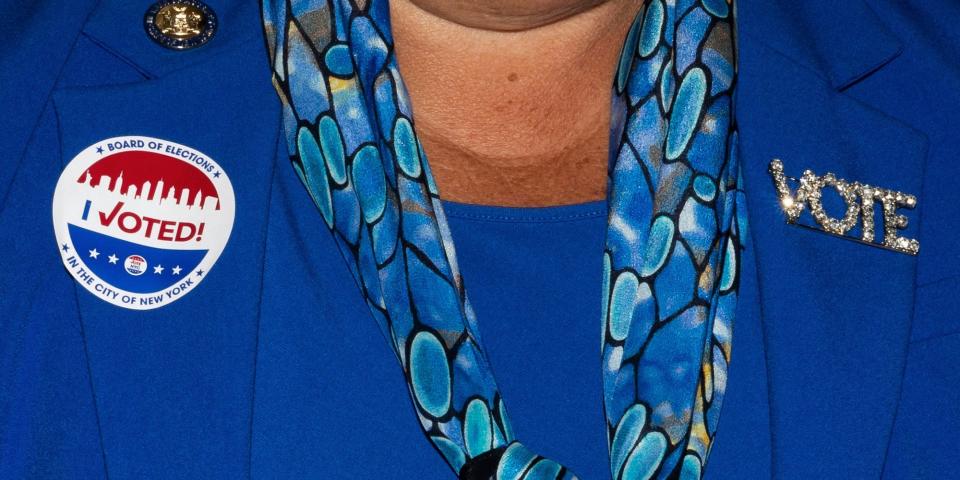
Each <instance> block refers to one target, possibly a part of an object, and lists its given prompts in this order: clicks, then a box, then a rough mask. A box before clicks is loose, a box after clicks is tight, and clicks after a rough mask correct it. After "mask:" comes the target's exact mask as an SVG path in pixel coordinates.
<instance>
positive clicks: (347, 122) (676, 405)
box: [77, 0, 746, 480]
mask: <svg viewBox="0 0 960 480" xmlns="http://www.w3.org/2000/svg"><path fill="white" fill-rule="evenodd" d="M726 7H727V6H726V4H710V5H700V4H696V3H693V4H688V3H680V4H676V5H674V4H672V3H667V4H663V3H662V2H661V1H660V0H648V1H646V2H644V3H643V5H641V6H639V9H638V10H637V12H636V13H635V16H634V19H633V24H632V25H631V27H630V30H629V32H628V33H627V35H626V40H625V42H624V44H623V46H622V53H621V57H620V62H619V64H618V69H617V70H616V72H615V74H614V77H615V78H614V79H613V81H612V83H613V92H612V105H613V106H612V108H611V117H612V118H611V121H610V124H611V131H610V153H609V167H608V178H609V182H608V186H607V210H608V215H607V219H608V227H607V234H606V246H605V248H604V252H603V259H604V261H603V271H604V276H603V280H602V284H603V289H602V290H601V294H600V295H601V298H602V301H601V304H602V305H603V308H602V309H601V313H600V318H601V320H600V323H601V324H603V325H604V328H603V329H602V330H601V340H602V344H603V346H602V349H601V350H602V360H603V363H602V365H603V366H602V368H603V396H604V405H603V409H602V410H603V412H604V415H605V417H606V423H607V426H608V432H609V446H610V469H611V474H612V475H613V476H614V477H616V478H623V479H631V480H632V479H639V478H644V479H646V478H653V477H654V476H656V477H657V478H667V477H676V476H678V475H679V477H681V478H685V479H692V478H696V479H699V478H701V476H702V472H703V468H702V466H703V464H704V463H705V462H706V460H707V457H708V454H709V451H710V447H711V444H712V440H713V437H714V436H715V434H716V428H717V423H718V420H719V415H720V409H721V407H722V404H723V399H724V397H725V394H726V379H727V365H729V361H730V355H729V353H730V345H731V341H732V336H733V321H734V318H733V315H734V313H735V309H736V301H737V288H738V286H739V281H738V276H739V275H738V269H739V257H740V255H741V250H742V247H741V245H742V242H741V238H742V237H743V236H744V235H745V228H746V226H745V224H746V219H745V217H744V212H745V206H744V205H743V195H742V192H741V191H740V190H739V184H738V181H739V179H740V166H739V163H738V157H737V154H736V152H737V136H736V120H735V118H734V115H733V113H732V105H731V104H732V99H733V96H734V93H735V92H734V90H733V85H734V84H735V83H736V78H735V77H736V75H735V63H736V62H735V53H734V44H735V41H734V35H733V22H734V18H733V14H732V12H731V11H730V10H729V9H728V8H726ZM388 17H389V2H388V0H373V1H371V2H370V3H363V4H354V3H350V2H346V1H338V0H332V1H326V2H318V3H314V4H309V5H304V4H287V3H271V2H264V3H263V25H264V31H265V36H266V41H267V51H268V56H267V57H268V59H269V61H270V63H271V66H272V68H273V72H274V76H273V83H274V85H275V86H276V89H277V94H278V96H279V99H280V100H281V102H282V103H283V111H284V118H286V119H288V122H287V125H286V126H285V127H286V128H285V133H286V138H287V143H288V145H290V147H289V148H291V151H289V152H288V153H289V154H290V160H291V162H292V163H293V168H294V169H295V170H296V172H297V174H298V175H299V176H300V177H301V179H302V180H303V183H304V185H305V187H306V188H307V190H308V192H309V193H310V196H311V197H312V198H313V200H314V203H315V204H316V206H317V208H318V209H319V210H320V215H321V216H322V217H323V219H324V222H325V223H326V224H327V226H328V227H330V230H331V233H332V234H333V236H334V238H336V239H337V240H338V246H339V248H340V251H341V253H342V254H343V256H344V260H345V261H346V262H347V264H348V265H350V266H351V269H352V270H353V273H354V277H355V280H356V283H357V286H358V287H359V289H360V291H361V293H362V294H363V296H364V298H365V299H366V301H367V303H368V305H369V307H370V311H371V312H370V313H371V315H372V316H373V317H374V319H375V320H376V321H377V322H378V323H379V324H380V328H381V330H383V332H384V334H385V335H386V336H387V338H388V341H389V343H390V344H391V345H392V346H393V347H394V351H395V353H396V355H397V358H398V360H399V362H400V365H401V366H402V367H403V370H404V377H405V379H406V381H407V383H408V384H409V389H410V392H411V395H412V398H413V400H414V404H415V407H416V408H415V412H416V414H417V416H418V417H419V419H420V423H421V425H422V428H423V430H424V433H425V434H426V435H427V437H428V438H429V440H430V442H432V443H433V444H434V445H435V446H436V447H437V449H438V450H439V451H440V453H441V454H442V455H443V456H444V458H445V459H446V461H447V463H448V464H449V465H450V467H451V468H452V469H453V471H454V472H459V475H460V476H461V477H464V478H468V479H469V478H488V477H490V476H491V475H493V474H494V473H495V472H496V476H497V477H500V478H504V479H507V478H515V479H517V480H522V479H525V478H528V477H533V476H535V474H536V475H547V472H553V473H551V474H550V475H551V476H549V477H547V478H556V479H557V480H560V479H575V478H576V476H575V475H574V473H573V472H572V471H570V470H569V469H565V468H564V467H562V466H561V465H557V464H556V463H554V462H553V461H552V460H549V459H547V458H545V457H538V456H537V455H536V454H534V453H531V452H530V451H529V449H527V448H525V447H522V446H516V445H512V444H514V443H515V442H519V441H520V439H518V438H517V437H516V436H515V435H514V433H515V432H513V431H512V429H511V427H510V424H511V420H510V418H511V416H510V415H509V414H508V412H509V408H508V405H509V399H508V398H507V397H505V396H503V394H502V392H501V391H500V390H499V388H498V387H497V383H496V380H495V375H494V374H493V371H492V368H491V366H490V364H489V361H488V359H487V355H486V353H485V349H484V347H483V344H484V342H483V340H482V335H480V333H479V327H478V323H481V322H482V317H481V318H480V319H478V318H477V316H476V315H475V311H474V310H473V308H472V307H471V304H470V301H469V294H468V293H467V290H466V289H465V288H464V286H463V283H464V280H463V278H464V277H463V276H462V275H461V274H460V270H459V267H458V259H457V254H456V248H455V246H454V242H453V239H452V238H451V235H450V228H449V225H448V224H447V221H446V216H445V214H444V211H443V208H442V206H441V204H440V202H439V200H440V192H438V191H437V187H436V185H435V184H434V181H433V177H432V175H431V173H430V167H429V161H428V158H427V156H426V152H424V151H423V148H422V146H421V145H420V143H419V140H418V139H417V136H416V133H415V129H414V126H413V122H415V120H414V118H413V112H411V110H410V108H409V105H410V101H409V100H408V98H407V92H406V88H405V87H404V82H403V79H402V74H401V72H399V70H398V68H397V62H396V58H395V57H394V55H393V45H392V43H391V38H392V34H391V26H390V21H389V18H388ZM671 59H672V60H671ZM650 78H657V80H656V81H654V82H650V81H649V80H648V79H650ZM708 90H709V91H708ZM665 92H669V93H665ZM657 93H660V95H658V94H657ZM378 126H379V128H377V127H378ZM691 184H693V185H696V187H695V188H690V187H689V185H691ZM358 207H359V212H360V213H361V214H362V215H358V214H357V211H358ZM307 211H311V212H312V209H307ZM361 216H362V218H361ZM77 248H80V247H77ZM307 248H309V246H308V247H307ZM584 254H585V255H589V253H587V252H584ZM538 256H539V255H538ZM534 258H535V257H534ZM507 334H509V333H507ZM358 421H362V418H358ZM518 452H523V453H522V454H521V453H518ZM500 456H502V458H500ZM480 465H483V466H480ZM527 467H529V470H530V471H529V472H527ZM525 472H526V473H525Z"/></svg>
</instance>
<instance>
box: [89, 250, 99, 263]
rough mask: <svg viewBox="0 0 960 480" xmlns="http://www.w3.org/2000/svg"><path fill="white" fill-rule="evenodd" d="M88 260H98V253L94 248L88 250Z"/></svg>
mask: <svg viewBox="0 0 960 480" xmlns="http://www.w3.org/2000/svg"><path fill="white" fill-rule="evenodd" d="M90 258H92V259H94V260H96V259H98V258H100V252H98V251H97V249H96V248H94V249H93V250H90Z"/></svg>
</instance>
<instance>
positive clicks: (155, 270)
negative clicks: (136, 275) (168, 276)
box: [153, 265, 163, 275]
mask: <svg viewBox="0 0 960 480" xmlns="http://www.w3.org/2000/svg"><path fill="white" fill-rule="evenodd" d="M153 273H155V274H157V275H160V274H161V273H163V265H157V266H156V267H153Z"/></svg>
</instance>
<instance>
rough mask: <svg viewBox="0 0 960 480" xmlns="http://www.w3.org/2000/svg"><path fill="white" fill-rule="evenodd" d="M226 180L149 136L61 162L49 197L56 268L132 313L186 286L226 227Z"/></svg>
mask: <svg viewBox="0 0 960 480" xmlns="http://www.w3.org/2000/svg"><path fill="white" fill-rule="evenodd" d="M233 219H234V197H233V186H232V185H231V184H230V179H229V178H228V177H227V174H226V173H225V172H224V171H223V169H222V168H220V165H218V164H217V163H216V162H215V161H214V160H213V159H211V158H210V157H208V156H207V155H204V154H203V153H201V152H198V151H197V150H195V149H192V148H190V147H187V146H184V145H180V144H177V143H173V142H168V141H166V140H161V139H157V138H150V137H134V136H131V137H115V138H109V139H106V140H103V141H100V142H98V143H96V144H94V145H91V146H89V147H87V148H86V149H85V150H83V151H82V152H80V153H79V154H78V155H77V156H76V157H74V158H73V160H71V161H70V163H69V164H67V166H66V168H65V169H64V170H63V173H61V174H60V180H59V181H58V182H57V189H56V192H55V193H54V195H53V228H54V231H55V233H56V237H57V243H58V247H59V249H60V255H61V257H62V258H63V264H64V266H65V267H66V268H67V270H68V271H69V272H70V275H72V276H73V278H74V279H76V281H77V282H78V283H80V285H82V286H83V287H84V288H86V289H87V290H88V291H89V292H90V293H91V294H93V295H94V296H96V297H98V298H100V299H102V300H104V301H107V302H110V303H112V304H114V305H116V306H119V307H124V308H130V309H135V310H148V309H152V308H158V307H162V306H164V305H169V304H170V303H172V302H174V301H176V300H178V299H180V298H182V297H183V296H184V295H186V294H187V293H189V292H190V291H192V290H193V289H194V288H196V286H197V285H198V284H199V283H200V282H201V281H202V280H203V279H204V278H205V277H206V275H207V273H208V272H209V270H210V269H211V268H213V265H214V263H216V261H217V258H219V257H220V253H221V252H223V249H224V247H225V246H226V245H227V240H228V239H229V238H230V232H231V230H232V229H233Z"/></svg>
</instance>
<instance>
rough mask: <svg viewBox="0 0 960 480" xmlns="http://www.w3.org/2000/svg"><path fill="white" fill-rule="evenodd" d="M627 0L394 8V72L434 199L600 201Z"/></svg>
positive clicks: (412, 2) (463, 0) (405, 0)
mask: <svg viewBox="0 0 960 480" xmlns="http://www.w3.org/2000/svg"><path fill="white" fill-rule="evenodd" d="M638 9H639V1H638V0H393V1H392V3H391V19H392V24H393V36H394V42H395V48H396V52H397V58H398V62H399V66H400V70H401V72H402V73H403V77H404V80H405V82H406V85H407V89H408V91H409V92H410V98H411V101H412V103H413V106H414V112H415V115H416V122H417V123H416V126H417V131H418V134H419V136H420V140H421V142H422V143H423V145H424V151H425V152H426V153H427V156H428V158H429V161H430V167H431V169H432V171H433V174H434V177H435V179H436V182H437V184H438V188H439V189H440V192H441V196H442V197H443V198H444V199H447V200H452V201H457V202H463V203H475V204H486V205H503V206H547V205H563V204H572V203H582V202H586V201H591V200H598V199H601V198H603V197H604V193H605V187H606V174H607V172H606V164H607V151H608V148H609V146H608V143H609V128H610V89H611V85H612V82H613V76H614V73H615V70H616V64H617V58H618V57H619V53H620V49H621V46H622V42H623V38H624V36H625V35H626V31H627V29H629V27H630V23H631V22H632V20H633V17H634V16H635V15H636V12H637V10H638Z"/></svg>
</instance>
